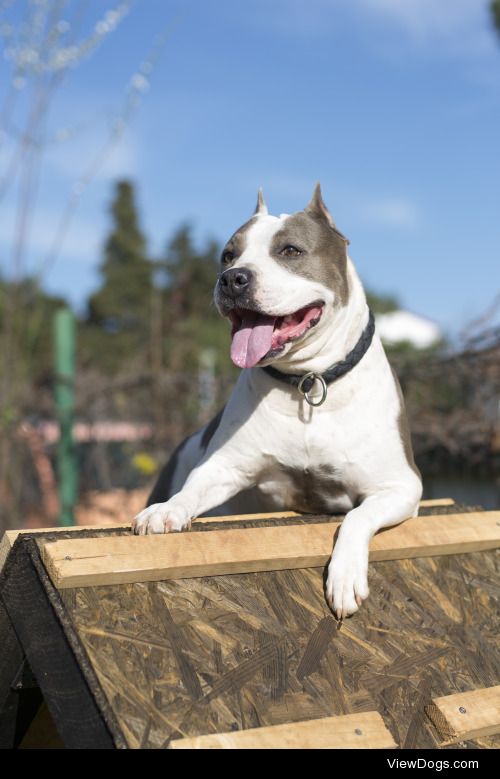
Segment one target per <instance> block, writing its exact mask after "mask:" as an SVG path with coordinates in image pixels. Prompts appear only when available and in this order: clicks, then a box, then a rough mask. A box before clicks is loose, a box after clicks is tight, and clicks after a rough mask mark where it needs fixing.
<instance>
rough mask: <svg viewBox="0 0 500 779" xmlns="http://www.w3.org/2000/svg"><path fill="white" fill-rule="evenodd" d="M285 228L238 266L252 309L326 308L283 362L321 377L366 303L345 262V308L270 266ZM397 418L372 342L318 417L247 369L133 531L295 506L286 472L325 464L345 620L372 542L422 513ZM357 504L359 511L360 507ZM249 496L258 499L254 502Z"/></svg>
mask: <svg viewBox="0 0 500 779" xmlns="http://www.w3.org/2000/svg"><path fill="white" fill-rule="evenodd" d="M286 219H287V215H282V216H281V217H274V216H269V215H267V213H265V212H261V214H260V215H259V216H258V218H257V219H256V221H255V224H254V225H252V226H251V227H250V229H249V231H248V235H247V248H246V249H245V251H244V253H243V254H242V256H241V257H240V258H239V259H238V261H237V262H236V264H235V266H234V267H238V266H241V267H243V266H244V267H245V268H250V269H251V270H252V271H254V274H255V275H256V277H257V279H258V283H257V293H256V296H257V302H258V303H259V305H260V306H261V309H262V310H264V311H266V312H269V313H272V314H274V315H278V316H284V315H286V314H288V313H290V312H291V311H296V310H299V309H300V308H301V307H303V306H306V305H308V304H310V303H311V301H313V300H317V299H322V300H324V301H325V306H324V310H323V315H322V317H321V319H320V321H319V323H318V324H317V325H316V326H315V327H314V328H312V329H311V330H310V331H309V332H308V333H307V334H306V335H305V336H304V337H303V338H302V339H300V340H299V341H297V342H295V343H290V344H287V346H286V347H285V351H284V352H283V353H282V355H280V359H279V364H278V367H279V368H280V370H285V371H288V372H292V373H299V374H300V373H305V372H309V371H316V372H322V371H324V370H326V369H327V368H328V367H330V366H331V365H333V364H334V363H336V362H337V361H339V360H342V359H343V358H344V357H345V356H346V354H347V353H348V352H349V351H350V350H351V349H352V348H353V347H354V345H355V344H356V342H357V341H358V339H359V337H360V334H361V332H362V331H363V329H364V327H365V326H366V323H367V320H368V308H367V304H366V298H365V294H364V291H363V288H362V285H361V282H360V280H359V278H358V276H357V273H356V271H355V269H354V266H353V264H352V262H351V260H350V259H348V264H347V276H348V285H349V297H348V302H347V305H345V306H343V307H342V306H341V307H339V306H335V305H334V303H335V300H334V295H335V293H334V291H332V290H331V289H327V288H326V287H325V285H323V284H322V283H321V282H319V281H318V282H316V281H313V280H309V279H304V278H300V279H299V278H298V277H297V276H295V275H294V274H293V273H292V272H290V271H288V270H287V269H285V268H283V267H282V265H280V264H278V263H277V262H276V261H275V260H273V258H272V257H271V256H270V255H269V245H270V240H271V237H272V236H273V235H274V234H275V232H276V231H277V230H279V229H280V228H281V227H282V226H283V224H284V222H285V221H286ZM400 413H402V409H401V401H400V397H399V394H398V388H397V387H396V384H395V381H394V377H393V374H392V371H391V368H390V366H389V363H388V361H387V358H386V356H385V353H384V350H383V347H382V344H381V342H380V340H379V338H378V336H377V335H376V334H375V336H374V338H373V342H372V344H371V346H370V348H369V349H368V351H367V353H366V354H365V356H364V357H363V359H362V360H361V361H360V363H359V364H358V365H357V366H356V367H355V368H354V369H353V370H352V371H351V372H349V373H347V374H346V375H345V376H344V377H342V379H340V380H339V381H337V382H335V383H334V384H332V385H331V386H330V387H329V391H328V396H327V399H326V402H325V403H324V404H323V405H322V406H318V407H316V408H312V407H311V406H309V405H308V404H307V403H306V402H305V401H304V399H303V398H302V397H301V396H300V395H299V394H298V392H297V390H296V389H295V388H292V387H290V386H288V385H286V384H282V383H280V382H277V381H275V380H274V379H272V378H271V377H269V376H268V375H267V374H266V373H265V372H264V371H262V370H260V369H258V368H256V369H250V370H243V371H242V372H241V374H240V377H239V379H238V381H237V384H236V386H235V389H234V391H233V393H232V395H231V398H230V400H229V402H228V404H227V406H226V409H225V411H224V414H223V417H222V420H221V423H220V425H219V427H218V429H217V431H216V432H215V434H214V436H213V438H212V439H211V441H210V444H209V446H208V448H207V450H206V452H205V453H203V452H202V449H201V447H200V440H201V432H202V431H201V432H200V433H199V434H197V435H195V436H193V437H192V438H191V439H190V440H189V441H188V442H187V444H186V445H185V447H184V448H183V450H182V451H181V454H180V460H179V466H178V468H177V471H176V473H175V476H174V485H173V486H174V489H176V490H178V491H177V494H174V496H173V497H172V498H170V500H168V501H167V502H166V503H157V504H154V505H152V506H149V507H148V508H146V509H145V510H144V511H142V512H141V513H140V514H139V515H138V516H137V517H136V518H135V520H134V529H135V532H137V533H140V534H144V533H165V532H169V531H175V530H176V531H179V530H183V529H185V528H187V527H189V526H190V524H191V520H192V519H193V518H195V517H197V516H200V515H202V514H205V513H207V512H209V510H211V509H213V508H214V507H216V506H217V507H220V508H219V511H220V512H222V511H224V509H225V510H226V511H228V512H231V511H234V510H235V507H236V505H237V504H235V503H234V502H233V503H229V501H230V500H231V499H233V498H234V496H236V495H237V494H238V493H240V492H241V491H242V490H248V489H249V488H253V490H252V493H250V494H249V493H246V496H247V502H246V506H247V508H246V510H247V511H249V510H253V509H256V508H257V507H258V508H261V509H262V510H273V509H274V510H282V509H283V510H285V509H288V508H293V506H291V505H290V491H291V488H292V487H293V484H292V482H291V481H290V477H289V476H287V472H288V473H289V472H293V471H301V472H303V471H304V470H306V469H309V470H310V471H312V470H314V469H316V468H318V467H320V466H322V465H326V466H328V468H329V470H330V471H331V472H332V471H333V473H334V479H335V481H336V482H341V483H342V485H343V487H344V489H345V494H343V495H340V496H339V495H335V494H332V496H331V498H330V499H328V498H327V499H328V500H329V502H328V508H329V510H330V511H331V512H332V513H344V512H347V513H346V517H345V519H344V521H343V522H342V525H341V527H340V531H339V534H338V539H337V542H336V544H335V547H334V550H333V554H332V558H331V561H330V564H329V567H328V579H327V583H326V594H327V598H328V601H329V603H330V605H331V607H332V608H333V610H334V611H335V613H336V614H337V616H338V617H340V616H346V615H348V614H352V613H353V612H355V611H357V609H358V607H359V606H360V605H361V602H362V601H363V600H364V599H365V598H366V597H367V596H368V580H367V573H368V546H369V542H370V539H371V538H372V536H373V535H374V534H375V533H376V532H377V531H378V530H380V529H381V528H383V527H388V526H390V525H394V524H397V523H398V522H401V521H402V520H403V519H405V518H407V517H410V516H415V515H416V514H417V511H418V504H419V500H420V497H421V492H422V486H421V481H420V479H419V477H418V475H417V473H416V472H415V470H414V469H413V468H412V467H411V466H410V464H409V463H408V461H407V458H406V456H405V451H404V446H403V442H402V439H401V435H400V430H399V428H398V417H399V415H400ZM277 466H278V467H277ZM334 492H335V491H333V493H334ZM359 495H362V496H363V499H362V502H361V503H360V505H358V506H355V505H354V501H355V498H356V496H359ZM250 497H253V498H254V499H255V498H257V502H256V503H253V504H252V503H249V502H248V501H249V499H250ZM258 508H257V510H258Z"/></svg>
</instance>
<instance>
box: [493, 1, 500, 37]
mask: <svg viewBox="0 0 500 779" xmlns="http://www.w3.org/2000/svg"><path fill="white" fill-rule="evenodd" d="M491 13H492V16H493V24H494V25H495V27H496V28H497V30H498V32H499V33H500V0H492V3H491Z"/></svg>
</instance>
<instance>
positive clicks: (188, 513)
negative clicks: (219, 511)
mask: <svg viewBox="0 0 500 779" xmlns="http://www.w3.org/2000/svg"><path fill="white" fill-rule="evenodd" d="M244 451H245V447H243V446H242V448H241V449H240V452H239V457H238V456H237V453H238V447H237V446H234V445H233V446H231V451H230V452H228V451H226V449H225V448H224V447H223V448H222V449H219V450H217V451H216V452H215V453H213V454H212V455H211V456H209V457H208V458H206V459H205V460H203V461H202V462H201V463H200V465H198V466H197V467H196V468H195V469H194V470H193V471H192V472H191V474H190V475H189V477H188V478H187V480H186V483H185V484H184V486H183V488H182V490H181V491H180V492H178V493H177V494H176V495H173V496H172V497H171V498H170V499H169V500H168V501H166V503H153V505H151V506H148V507H147V508H146V509H144V511H141V513H140V514H138V515H137V516H136V517H135V519H134V520H133V523H132V529H133V531H134V533H136V534H139V535H145V534H147V533H169V532H171V531H180V530H187V529H189V528H190V526H191V521H192V519H194V518H195V517H198V516H200V515H201V514H203V513H204V512H206V511H209V510H210V509H211V508H213V507H214V506H218V505H219V504H221V503H224V502H225V501H226V500H229V498H232V497H233V496H234V495H236V494H237V493H238V492H241V491H242V490H244V489H247V488H248V487H252V486H253V485H254V484H255V482H256V480H257V478H258V474H259V471H260V467H261V464H260V462H259V458H258V457H251V456H250V457H248V456H245V454H244Z"/></svg>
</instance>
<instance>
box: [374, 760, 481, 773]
mask: <svg viewBox="0 0 500 779" xmlns="http://www.w3.org/2000/svg"><path fill="white" fill-rule="evenodd" d="M387 763H388V765H389V768H431V769H432V768H433V769H434V771H445V770H446V769H447V768H479V761H478V760H453V762H451V761H450V760H426V759H425V757H419V758H417V759H416V760H398V758H393V759H392V760H391V759H389V758H387Z"/></svg>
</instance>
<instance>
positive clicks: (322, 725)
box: [169, 711, 397, 749]
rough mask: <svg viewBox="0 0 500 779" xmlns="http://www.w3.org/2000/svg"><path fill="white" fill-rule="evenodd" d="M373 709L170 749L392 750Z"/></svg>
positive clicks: (186, 741) (179, 742)
mask: <svg viewBox="0 0 500 779" xmlns="http://www.w3.org/2000/svg"><path fill="white" fill-rule="evenodd" d="M396 747H397V744H396V743H395V741H394V739H393V737H392V736H391V734H390V732H389V730H388V729H387V728H386V726H385V724H384V720H383V719H382V717H381V716H380V714H379V713H378V712H376V711H367V712H364V713H359V714H345V715H343V716H340V717H324V718H322V719H314V720H303V721H301V722H290V723H287V724H284V725H271V726H270V727H261V728H250V729H248V730H238V731H233V732H229V733H212V734H209V735H207V736H197V737H195V738H182V739H175V740H173V741H171V742H170V746H169V748H170V749H394V748H396Z"/></svg>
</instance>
